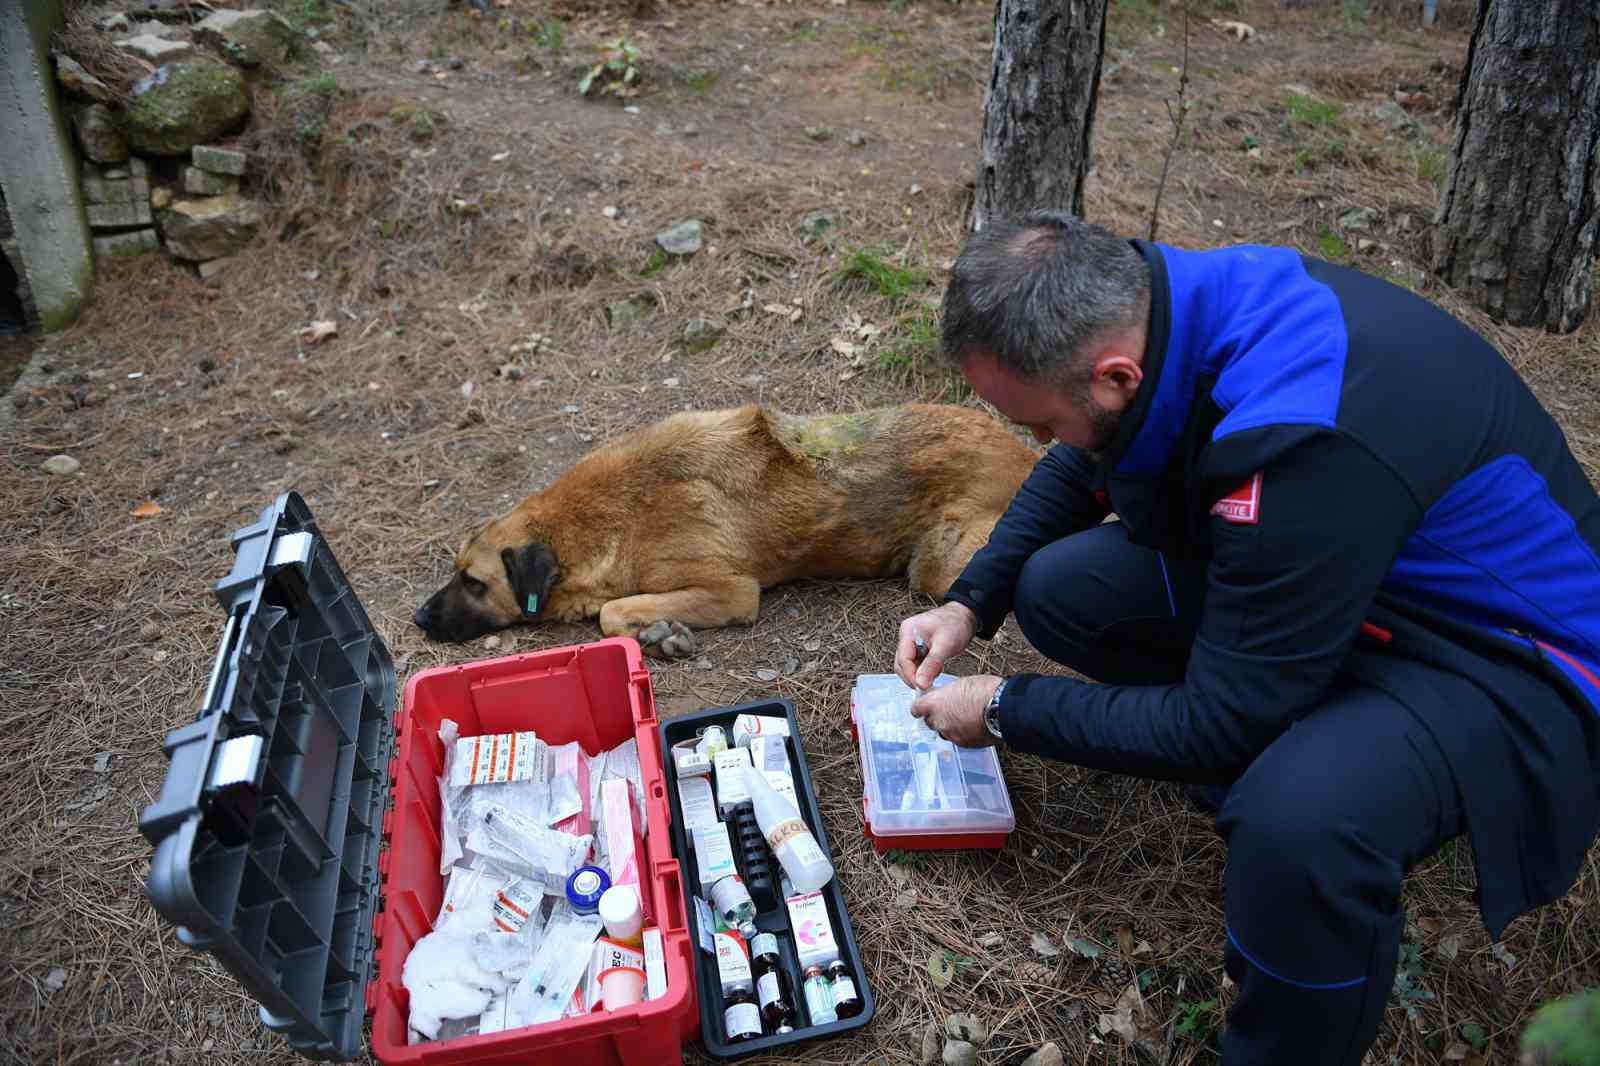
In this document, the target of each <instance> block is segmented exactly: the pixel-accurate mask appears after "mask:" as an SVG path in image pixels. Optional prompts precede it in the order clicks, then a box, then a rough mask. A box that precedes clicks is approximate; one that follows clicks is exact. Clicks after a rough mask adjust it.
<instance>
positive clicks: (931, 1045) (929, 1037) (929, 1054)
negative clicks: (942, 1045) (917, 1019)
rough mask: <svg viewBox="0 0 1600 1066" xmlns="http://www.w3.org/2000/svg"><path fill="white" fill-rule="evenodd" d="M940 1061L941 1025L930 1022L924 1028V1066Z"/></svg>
mask: <svg viewBox="0 0 1600 1066" xmlns="http://www.w3.org/2000/svg"><path fill="white" fill-rule="evenodd" d="M938 1061H939V1027H938V1026H937V1025H934V1024H933V1023H931V1022H930V1023H929V1024H928V1027H927V1028H926V1029H924V1030H922V1066H933V1064H934V1063H936V1062H938Z"/></svg>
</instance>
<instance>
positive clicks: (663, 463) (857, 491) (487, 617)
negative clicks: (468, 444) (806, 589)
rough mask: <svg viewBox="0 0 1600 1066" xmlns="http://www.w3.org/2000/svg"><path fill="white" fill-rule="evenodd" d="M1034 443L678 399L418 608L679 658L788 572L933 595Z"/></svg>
mask: <svg viewBox="0 0 1600 1066" xmlns="http://www.w3.org/2000/svg"><path fill="white" fill-rule="evenodd" d="M1037 458H1038V457H1037V455H1036V454H1035V453H1034V451H1033V450H1032V449H1030V448H1029V447H1027V446H1026V445H1024V444H1023V443H1022V441H1021V440H1020V439H1018V438H1017V437H1016V436H1015V435H1013V434H1012V433H1011V432H1010V431H1009V430H1008V429H1007V428H1006V427H1005V426H1004V425H1002V424H1001V423H1000V422H998V421H996V420H995V419H993V418H991V417H989V416H988V415H986V414H984V413H983V412H981V411H976V410H972V409H970V408H965V407H954V406H944V405H933V404H910V405H906V406H902V407H890V408H881V409H876V410H871V411H865V412H862V413H859V414H840V415H821V416H815V417H800V416H794V415H788V414H784V413H781V412H777V411H772V410H767V409H764V408H761V407H757V406H755V405H747V406H744V407H739V408H735V409H730V410H720V411H704V412H698V411H697V412H686V413H683V414H678V415H673V416H671V417H669V418H666V419H664V420H662V421H660V422H656V423H654V424H652V425H648V426H645V427H643V428H641V429H638V430H635V431H633V432H631V433H628V434H626V435H624V436H622V437H620V438H618V439H616V440H614V441H611V442H609V443H607V444H605V445H603V446H601V447H598V448H596V449H594V450H593V451H591V452H590V453H589V454H587V455H585V456H584V457H583V458H582V459H581V460H579V462H578V463H577V464H576V465H575V466H574V467H573V468H572V469H571V470H569V471H568V472H567V473H565V474H563V475H562V476H561V477H560V478H559V479H557V480H556V481H555V482H554V483H553V484H552V485H550V487H549V488H547V489H545V490H544V491H543V492H538V493H535V494H534V495H532V496H529V497H528V498H526V499H525V500H523V501H522V502H521V503H519V504H518V505H517V506H516V507H514V508H513V509H512V510H510V511H509V512H507V513H505V514H502V515H500V516H499V517H497V518H494V519H492V520H491V521H489V522H488V523H487V524H485V525H483V526H481V527H480V528H478V529H477V530H476V531H475V532H473V533H472V534H471V536H469V537H468V539H467V542H466V544H465V546H464V547H462V549H461V551H460V552H459V553H458V554H457V555H456V560H455V575H454V576H453V577H452V578H451V579H450V581H449V583H448V584H446V585H445V586H444V587H443V588H441V589H440V590H439V591H438V592H436V593H434V594H433V596H432V597H430V598H429V599H428V601H427V602H426V603H425V604H423V605H422V606H421V607H420V608H418V610H417V612H416V619H415V620H416V624H417V625H418V626H419V627H420V628H421V629H422V630H423V631H424V632H425V633H426V634H427V635H428V636H430V637H432V638H434V639H435V640H443V641H465V640H471V639H472V638H474V637H477V636H479V635H481V634H484V633H488V632H490V631H492V630H497V629H504V628H506V627H508V626H513V625H516V624H518V623H524V622H527V623H536V622H540V621H544V620H547V619H550V620H556V621H563V622H571V621H578V620H581V619H588V618H595V617H597V616H598V617H599V619H600V629H601V631H602V632H604V633H605V634H606V635H607V636H629V637H634V638H635V639H637V640H638V641H639V643H640V645H641V646H642V647H643V649H644V651H645V653H646V654H648V655H651V656H653V657H657V658H682V657H684V656H688V655H693V654H696V652H697V651H698V647H697V642H696V640H695V637H694V635H693V630H694V629H697V628H709V627H716V626H727V625H736V624H742V625H748V624H750V623H753V622H754V621H755V620H756V614H757V610H758V608H759V606H760V603H761V590H762V589H765V588H770V587H772V586H774V585H778V584H781V583H783V582H788V581H796V580H800V579H804V578H869V577H889V576H893V575H896V574H902V573H903V574H905V575H906V576H907V577H908V579H909V581H910V584H911V587H912V588H914V589H916V590H917V591H919V592H923V593H926V594H928V595H931V596H939V595H942V594H943V593H944V592H945V591H946V590H947V589H948V588H949V586H950V584H951V582H952V581H954V580H955V578H956V577H957V576H958V575H959V574H960V573H961V570H962V569H963V567H965V566H966V564H967V561H968V560H969V559H971V557H972V554H973V553H974V552H975V551H977V550H978V548H980V547H981V546H982V545H983V544H984V543H985V542H986V541H987V540H988V538H989V533H990V531H991V529H993V527H994V524H995V522H996V521H997V520H998V519H999V517H1000V515H1001V513H1002V512H1003V511H1004V510H1005V509H1006V506H1007V505H1008V504H1009V503H1010V502H1011V498H1012V496H1014V495H1015V494H1016V491H1017V489H1018V487H1019V486H1020V485H1021V484H1022V481H1023V479H1024V478H1026V477H1027V475H1028V473H1029V471H1030V470H1032V468H1033V464H1034V463H1035V461H1036V460H1037Z"/></svg>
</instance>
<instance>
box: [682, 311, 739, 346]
mask: <svg viewBox="0 0 1600 1066" xmlns="http://www.w3.org/2000/svg"><path fill="white" fill-rule="evenodd" d="M727 332H728V328H727V327H726V326H724V325H723V324H722V323H721V322H716V321H713V320H711V319H709V318H691V319H690V320H689V321H688V322H687V323H685V325H684V327H683V346H684V347H685V348H687V349H689V351H690V352H694V353H698V352H704V351H709V350H711V349H712V348H715V347H716V346H717V342H718V341H720V340H721V339H722V337H723V334H725V333H727Z"/></svg>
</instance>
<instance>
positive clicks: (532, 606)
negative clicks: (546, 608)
mask: <svg viewBox="0 0 1600 1066" xmlns="http://www.w3.org/2000/svg"><path fill="white" fill-rule="evenodd" d="M524 613H526V614H538V613H539V594H538V593H537V592H530V593H528V609H527V611H526V612H524Z"/></svg>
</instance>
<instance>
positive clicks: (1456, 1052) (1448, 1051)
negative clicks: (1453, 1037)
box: [1444, 1040, 1472, 1062]
mask: <svg viewBox="0 0 1600 1066" xmlns="http://www.w3.org/2000/svg"><path fill="white" fill-rule="evenodd" d="M1471 1053H1472V1049H1471V1048H1469V1047H1467V1045H1465V1044H1463V1043H1462V1042H1461V1041H1459V1040H1457V1041H1456V1042H1455V1043H1453V1044H1451V1045H1450V1046H1449V1047H1447V1048H1445V1049H1444V1061H1446V1062H1460V1061H1461V1060H1462V1059H1464V1058H1466V1057H1467V1056H1468V1055H1470V1054H1471Z"/></svg>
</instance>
